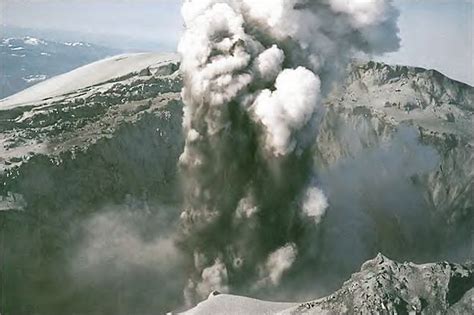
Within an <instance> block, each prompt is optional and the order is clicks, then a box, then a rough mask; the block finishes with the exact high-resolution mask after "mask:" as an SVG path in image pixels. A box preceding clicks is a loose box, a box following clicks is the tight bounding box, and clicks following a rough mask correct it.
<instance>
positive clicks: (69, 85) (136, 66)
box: [0, 53, 177, 110]
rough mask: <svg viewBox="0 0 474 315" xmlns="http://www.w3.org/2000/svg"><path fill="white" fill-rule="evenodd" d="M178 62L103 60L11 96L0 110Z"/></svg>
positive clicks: (169, 57)
mask: <svg viewBox="0 0 474 315" xmlns="http://www.w3.org/2000/svg"><path fill="white" fill-rule="evenodd" d="M176 60H177V56H176V55H173V54H154V53H138V54H125V55H119V56H115V57H111V58H107V59H104V60H99V61H97V62H94V63H92V64H88V65H86V66H83V67H80V68H78V69H75V70H73V71H71V72H68V73H65V74H62V75H59V76H56V77H54V78H52V79H49V80H47V81H45V82H42V83H39V84H37V85H35V86H33V87H30V88H28V89H26V90H24V91H21V92H19V93H17V94H15V95H12V96H9V97H7V98H5V99H3V100H1V101H0V109H3V110H5V109H9V108H13V107H15V106H22V105H23V106H24V105H30V104H31V103H33V102H35V101H41V100H44V99H51V98H53V97H55V96H60V95H64V94H67V93H70V92H74V91H77V90H80V89H82V88H85V87H89V86H93V85H97V84H100V83H104V82H106V81H110V80H113V79H115V78H119V77H122V76H125V75H127V74H130V73H134V72H136V71H140V70H143V69H146V68H148V67H159V66H160V64H168V63H170V62H172V61H175V62H176Z"/></svg>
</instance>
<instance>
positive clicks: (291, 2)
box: [179, 0, 399, 298]
mask: <svg viewBox="0 0 474 315" xmlns="http://www.w3.org/2000/svg"><path fill="white" fill-rule="evenodd" d="M182 14H183V18H184V22H185V27H186V31H185V33H184V36H183V38H182V40H181V42H180V45H179V52H180V54H181V56H182V65H181V67H182V72H183V74H184V88H183V92H182V96H183V101H184V104H185V107H184V122H183V125H184V132H185V134H186V135H187V137H186V145H185V150H184V152H183V154H182V156H181V158H180V164H181V169H182V173H183V179H184V180H183V182H184V186H185V187H184V192H185V208H184V210H183V213H182V216H181V217H182V226H183V230H182V231H183V233H182V234H183V238H182V246H183V248H185V249H186V250H187V251H188V252H189V256H190V257H196V256H198V257H200V262H201V263H200V264H195V271H194V272H193V274H192V275H190V286H189V288H191V289H193V288H194V291H195V292H194V293H192V292H191V293H190V292H189V291H190V290H189V288H188V292H187V295H188V296H192V295H193V294H195V295H196V297H197V298H198V297H204V296H206V295H207V294H208V293H209V292H207V291H210V290H213V289H218V288H216V287H215V286H218V287H221V288H226V289H229V290H236V291H239V290H240V289H241V288H244V287H248V283H249V282H251V281H258V279H259V277H260V275H259V271H258V269H259V266H260V267H261V266H267V267H268V270H269V271H268V277H269V279H270V281H268V285H278V284H279V282H280V281H281V280H282V279H283V278H284V272H285V271H287V270H289V269H290V268H291V266H292V264H293V263H294V262H295V261H297V260H298V259H302V257H303V256H301V255H302V252H303V249H301V248H299V247H298V244H299V243H300V242H301V240H302V239H304V234H305V233H307V232H308V230H311V229H317V224H319V223H320V222H321V220H322V219H323V217H324V213H325V211H326V208H327V207H328V204H327V200H326V198H325V197H324V194H323V193H322V192H321V191H320V190H318V189H317V188H315V187H314V186H313V182H314V179H315V178H316V176H315V174H314V173H313V172H312V159H311V152H310V144H311V143H313V141H311V140H313V139H314V137H315V136H316V133H317V122H318V120H319V116H320V115H321V114H322V113H323V111H322V106H321V103H322V99H323V98H324V96H325V94H326V93H327V92H328V91H329V90H330V88H331V87H332V85H333V83H334V82H335V79H336V78H337V76H338V75H339V73H340V72H341V71H342V70H344V69H345V68H346V66H347V63H348V61H349V60H350V58H351V56H353V55H354V53H361V52H362V53H368V54H372V53H383V52H387V51H391V50H394V49H396V48H398V45H399V40H398V37H397V27H396V18H397V12H396V10H395V9H394V8H393V6H392V5H391V1H390V0H372V1H371V0H351V1H348V0H258V1H256V0H186V1H184V4H183V8H182ZM311 187H313V188H311ZM308 219H309V221H311V222H312V224H309V225H308V224H307V222H306V220H308ZM315 223H316V224H315ZM311 233H312V232H311ZM286 244H291V245H286ZM272 253H273V254H272ZM297 253H298V255H299V257H297ZM282 255H283V256H285V257H287V258H285V259H280V257H283V256H282ZM236 261H238V262H239V263H238V264H236V263H235V262H236ZM282 261H283V262H285V263H284V264H281V262H282ZM216 276H218V277H216ZM213 279H219V281H214V280H213ZM223 282H227V283H223ZM213 286H214V287H213ZM191 291H192V290H191Z"/></svg>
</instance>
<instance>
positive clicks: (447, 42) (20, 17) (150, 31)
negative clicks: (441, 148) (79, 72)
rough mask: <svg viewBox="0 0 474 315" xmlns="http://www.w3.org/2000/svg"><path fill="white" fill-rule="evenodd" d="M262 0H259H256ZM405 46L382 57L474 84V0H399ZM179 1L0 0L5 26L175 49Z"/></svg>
mask: <svg viewBox="0 0 474 315" xmlns="http://www.w3.org/2000/svg"><path fill="white" fill-rule="evenodd" d="M255 1H258V0H255ZM395 3H396V5H397V6H398V7H399V8H400V10H401V16H400V30H401V37H402V48H401V50H400V51H399V52H397V53H393V54H390V55H389V56H386V57H384V58H383V60H387V61H389V62H392V63H400V64H408V65H416V66H422V67H425V68H435V69H437V70H439V71H441V72H443V73H445V74H447V75H449V76H451V77H453V78H455V79H458V80H461V81H464V82H468V83H470V84H471V85H474V64H473V57H474V55H473V51H474V44H473V37H474V30H473V15H474V0H395ZM180 4H181V1H180V0H0V10H1V13H0V19H1V22H2V24H3V25H7V26H17V27H27V28H35V29H42V30H44V29H48V30H61V31H71V32H81V33H87V34H94V38H97V37H100V36H104V35H105V36H107V37H114V38H119V39H120V38H122V39H123V40H124V41H127V40H133V41H137V42H150V43H155V44H156V47H161V49H162V50H163V49H164V50H173V49H174V47H176V43H177V41H178V39H179V37H180V33H181V30H182V21H181V17H180V12H179V9H180Z"/></svg>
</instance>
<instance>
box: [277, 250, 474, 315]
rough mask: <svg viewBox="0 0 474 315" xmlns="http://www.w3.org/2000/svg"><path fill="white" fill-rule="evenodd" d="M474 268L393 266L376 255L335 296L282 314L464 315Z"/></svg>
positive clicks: (473, 282) (469, 308)
mask: <svg viewBox="0 0 474 315" xmlns="http://www.w3.org/2000/svg"><path fill="white" fill-rule="evenodd" d="M473 288H474V265H472V264H468V265H458V264H450V263H447V262H441V263H432V264H423V265H416V264H413V263H397V262H394V261H392V260H390V259H388V258H387V257H385V256H383V255H381V254H379V255H378V256H377V257H376V258H374V259H373V260H369V261H367V262H366V263H364V264H363V265H362V268H361V270H360V272H358V273H355V274H353V275H352V276H351V278H350V279H349V280H348V281H346V282H345V283H344V284H343V286H342V288H341V289H339V290H338V291H336V292H335V293H333V294H331V295H329V296H327V297H325V298H322V299H319V300H316V301H312V302H307V303H302V304H300V305H299V306H297V307H294V308H293V309H291V310H286V311H285V312H284V314H294V315H296V314H468V313H469V312H472V310H473V303H474V300H473V298H474V295H473Z"/></svg>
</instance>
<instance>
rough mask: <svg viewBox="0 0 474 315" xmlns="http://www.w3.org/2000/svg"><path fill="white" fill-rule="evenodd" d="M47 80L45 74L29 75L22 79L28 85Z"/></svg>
mask: <svg viewBox="0 0 474 315" xmlns="http://www.w3.org/2000/svg"><path fill="white" fill-rule="evenodd" d="M47 78H48V76H47V75H45V74H37V75H29V76H27V77H25V78H22V79H23V80H24V81H26V82H28V83H33V82H39V81H44V80H46V79H47Z"/></svg>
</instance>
